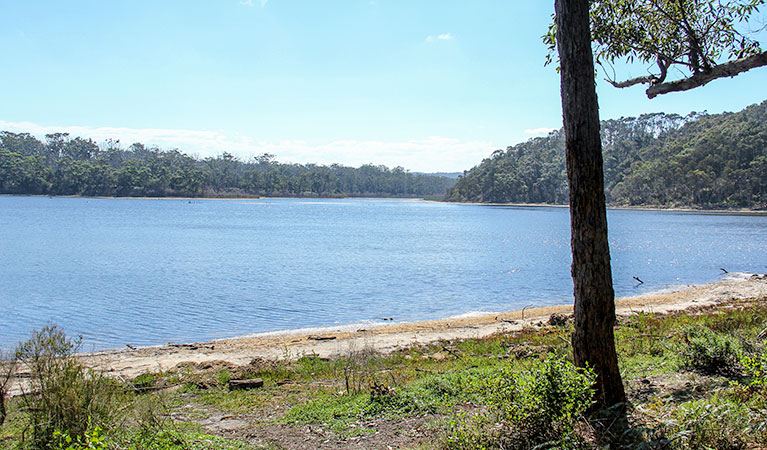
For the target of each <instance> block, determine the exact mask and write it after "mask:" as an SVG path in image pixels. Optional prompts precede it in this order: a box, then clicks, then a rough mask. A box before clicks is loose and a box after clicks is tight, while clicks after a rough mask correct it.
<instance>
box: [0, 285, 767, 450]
mask: <svg viewBox="0 0 767 450" xmlns="http://www.w3.org/2000/svg"><path fill="white" fill-rule="evenodd" d="M765 326H767V305H766V304H765V301H764V299H746V300H740V301H734V302H731V303H729V304H727V305H720V306H719V307H717V308H711V309H705V310H700V311H696V312H691V313H676V314H672V315H659V314H647V313H640V314H634V315H632V316H630V317H625V318H622V319H621V320H620V321H619V324H618V326H617V328H616V342H617V349H618V353H619V361H620V368H621V372H622V375H623V377H624V383H625V385H626V387H627V392H628V395H629V398H630V401H631V405H630V407H629V410H628V411H629V412H628V422H627V423H626V424H625V426H623V425H622V428H621V432H620V433H618V434H615V435H614V436H613V447H610V448H633V447H632V446H639V445H645V446H646V447H648V448H650V447H652V446H653V445H655V446H659V445H661V444H667V448H680V449H681V448H693V449H694V448H701V449H702V448H714V449H738V448H743V449H745V448H753V447H756V446H758V445H764V443H765V442H767V374H765V373H766V372H767V350H765V343H764V342H763V341H762V340H759V339H757V338H756V336H757V334H758V333H759V332H760V331H761V330H763V329H764V328H765ZM571 332H572V328H571V325H565V326H559V327H544V328H543V329H540V330H536V329H525V330H522V331H520V332H517V333H514V334H498V335H494V336H490V337H487V338H482V339H467V340H463V341H455V342H452V341H451V342H448V341H445V342H438V343H433V344H430V345H418V346H412V347H410V348H406V349H402V350H400V351H397V352H394V353H391V354H388V355H381V354H377V353H375V352H373V351H371V350H370V349H366V348H361V349H354V348H350V349H349V351H348V352H346V354H345V355H344V356H342V357H339V358H336V359H332V360H328V359H323V358H319V357H317V356H316V355H303V356H301V357H300V358H296V359H285V360H282V361H277V362H269V361H254V363H252V364H250V365H248V366H241V367H236V366H231V367H230V366H226V367H224V366H216V367H208V368H202V367H196V366H187V367H183V368H180V369H178V370H171V371H168V372H160V373H147V374H144V375H141V376H140V377H137V378H136V379H134V380H132V381H131V382H130V383H127V384H125V385H124V386H123V388H124V392H125V394H124V395H119V396H115V400H114V402H115V403H114V404H113V410H114V411H117V412H118V414H117V416H118V417H116V418H115V419H114V422H112V423H110V424H104V426H103V427H102V428H103V430H104V431H103V433H102V434H103V436H104V439H105V442H107V443H108V445H109V446H108V447H107V448H114V449H117V448H130V445H132V444H130V442H141V439H145V440H146V442H145V444H146V445H144V448H148V449H154V448H157V449H162V450H164V449H167V450H182V449H198V448H200V449H202V448H205V449H213V450H215V449H221V450H235V449H237V450H247V449H265V448H271V449H278V448H280V445H281V443H282V444H283V445H288V443H291V444H290V445H291V446H294V445H298V444H297V443H301V442H304V441H305V442H306V443H305V444H302V445H305V446H304V447H303V448H314V447H313V446H315V447H316V446H319V445H320V444H321V443H322V442H326V441H327V442H337V443H338V446H339V447H343V446H344V445H346V444H345V443H354V442H362V440H365V439H368V440H371V441H370V442H374V441H372V440H375V439H379V441H377V442H378V443H379V444H382V445H383V443H384V442H386V440H387V439H401V441H399V442H400V444H398V445H402V446H407V447H409V448H418V449H434V448H456V449H458V448H482V447H483V446H485V447H487V448H498V447H499V446H501V445H503V446H505V447H504V448H522V447H515V445H517V444H515V442H517V443H518V442H523V441H525V439H531V438H530V436H533V437H535V436H548V437H549V438H550V437H551V435H550V434H548V435H547V434H546V433H537V434H536V432H534V431H535V427H538V428H537V429H538V430H539V431H541V430H543V431H546V430H549V431H550V430H559V431H557V432H556V433H555V434H559V435H562V436H566V437H567V439H565V440H562V441H561V442H560V444H558V445H560V447H562V448H566V447H568V446H575V447H577V448H589V447H593V446H597V445H604V444H605V442H603V441H600V440H599V439H598V437H597V436H596V434H598V433H596V432H595V430H598V429H599V427H600V426H601V425H600V423H597V421H595V419H594V417H590V418H587V417H585V415H584V414H583V410H584V408H583V406H587V403H588V401H587V400H585V399H586V397H585V394H584V392H582V391H580V390H578V389H580V388H579V387H578V386H576V385H568V384H567V383H566V382H565V381H564V380H571V379H572V378H573V376H572V375H566V374H567V373H569V372H568V371H569V370H570V369H568V368H567V366H566V365H558V364H566V362H567V361H568V359H570V358H571V350H570V346H569V344H568V341H569V336H570V333H571ZM556 361H560V362H561V363H559V362H556ZM547 364H548V366H547ZM546 367H548V369H546ZM546 370H548V371H549V372H546ZM546 373H549V375H547V376H548V378H546V377H545V376H544V375H545V374H546ZM234 377H258V378H262V379H264V381H265V384H264V387H263V388H262V389H259V390H253V391H234V392H229V391H228V390H227V388H226V385H227V382H228V380H229V379H230V378H234ZM545 379H548V380H549V382H548V384H545V383H544V384H541V383H543V381H542V380H545ZM558 380H560V381H558ZM176 385H180V388H178V387H176V388H175V389H173V386H176ZM560 389H564V391H560ZM499 393H505V394H504V395H501V396H499ZM576 394H577V395H576ZM568 395H569V397H568ZM561 398H570V399H571V401H570V400H569V403H566V404H561V403H556V401H559V400H556V399H561ZM547 399H548V400H547ZM552 399H554V400H552ZM555 400H556V401H555ZM552 402H554V403H552ZM536 405H539V406H536ZM540 405H547V406H540ZM551 405H564V406H561V408H564V409H562V411H564V412H563V413H562V414H560V415H556V414H553V412H552V411H554V410H555V409H556V408H554V407H553V406H551ZM21 406H22V404H21V402H20V401H19V400H18V399H14V400H13V401H11V402H10V404H9V412H10V414H9V416H8V420H7V422H6V424H5V425H3V426H2V428H0V447H2V448H9V449H18V450H21V449H27V448H30V447H29V441H28V440H26V441H25V440H24V439H23V438H22V436H24V435H27V436H28V435H29V434H28V418H27V413H26V412H25V411H23V410H22V408H21ZM526 408H530V409H529V412H524V411H528V409H526ZM557 408H560V406H557ZM519 411H522V412H523V413H519ZM541 411H543V413H542V412H541ZM547 412H548V413H547ZM541 414H543V415H541ZM546 414H549V415H546ZM222 417H224V418H227V417H231V418H233V419H236V420H240V421H243V422H244V423H247V426H246V427H241V428H240V429H235V430H234V432H233V433H232V432H224V431H222V429H219V428H216V426H215V424H216V423H218V422H216V420H220V418H222ZM405 424H407V425H405ZM547 424H549V425H547ZM551 424H555V425H551ZM408 427H410V428H408ZM406 428H407V429H408V430H409V431H408V433H410V434H407V433H405V431H407V430H406ZM531 430H532V431H531ZM142 433H143V434H142ZM406 434H407V436H405V435H406ZM411 435H412V437H409V436H411ZM142 436H143V437H142ZM151 436H155V437H151ZM254 436H255V437H254ZM150 437H151V438H150ZM152 439H155V441H156V442H155V441H152ZM158 439H159V440H158ZM312 439H314V440H312ZM150 441H151V442H150ZM525 442H526V441H525ZM264 445H271V446H272V447H264ZM620 445H623V446H624V447H620ZM349 448H353V447H352V444H349Z"/></svg>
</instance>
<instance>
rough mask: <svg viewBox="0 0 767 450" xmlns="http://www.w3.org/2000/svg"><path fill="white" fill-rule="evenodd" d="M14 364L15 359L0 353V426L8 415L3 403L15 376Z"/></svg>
mask: <svg viewBox="0 0 767 450" xmlns="http://www.w3.org/2000/svg"><path fill="white" fill-rule="evenodd" d="M16 362H17V361H16V358H11V357H10V356H9V355H6V354H5V352H1V351H0V425H2V424H4V423H5V418H6V416H7V415H8V414H7V411H6V406H5V402H6V398H7V397H8V391H9V390H10V388H11V383H12V382H13V377H14V375H15V374H16Z"/></svg>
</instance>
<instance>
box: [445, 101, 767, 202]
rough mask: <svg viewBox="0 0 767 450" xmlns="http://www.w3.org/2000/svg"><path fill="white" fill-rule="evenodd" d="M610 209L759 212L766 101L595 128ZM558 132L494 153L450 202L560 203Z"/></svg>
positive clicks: (766, 198)
mask: <svg viewBox="0 0 767 450" xmlns="http://www.w3.org/2000/svg"><path fill="white" fill-rule="evenodd" d="M601 136H602V143H603V154H604V171H605V193H606V196H607V201H608V203H609V204H612V205H616V206H618V205H627V206H659V207H671V206H677V207H698V208H753V209H764V208H767V101H764V102H762V103H761V104H758V105H752V106H749V107H748V108H746V109H744V110H743V111H740V112H737V113H723V114H711V115H709V114H706V113H691V114H689V115H687V116H679V115H675V114H663V113H656V114H645V115H642V116H640V117H628V118H620V119H612V120H605V121H602V123H601ZM564 146H565V144H564V133H563V131H562V130H559V131H555V132H553V133H551V134H549V135H548V136H546V137H540V138H534V139H530V140H528V141H526V142H523V143H521V144H518V145H515V146H512V147H508V148H507V149H506V150H496V151H495V152H493V154H492V155H491V156H490V157H489V158H486V159H485V160H483V161H482V163H481V164H479V165H477V166H476V167H474V168H472V169H471V170H468V171H466V172H464V175H463V176H462V177H461V178H460V179H459V181H458V183H457V184H456V185H455V186H454V187H453V188H452V189H450V191H448V194H447V199H448V200H452V201H469V202H494V203H505V202H513V203H551V204H565V203H567V201H568V188H567V181H566V178H565V161H564V154H565V148H564Z"/></svg>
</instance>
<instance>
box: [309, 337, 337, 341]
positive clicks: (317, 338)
mask: <svg viewBox="0 0 767 450" xmlns="http://www.w3.org/2000/svg"><path fill="white" fill-rule="evenodd" d="M335 338H336V336H309V337H307V339H310V340H312V341H332V340H333V339H335Z"/></svg>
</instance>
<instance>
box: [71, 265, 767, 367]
mask: <svg viewBox="0 0 767 450" xmlns="http://www.w3.org/2000/svg"><path fill="white" fill-rule="evenodd" d="M741 278H742V279H733V280H728V281H720V282H716V283H710V284H704V285H698V286H683V287H679V288H674V289H671V290H665V291H663V292H660V293H655V294H650V295H643V296H638V297H628V298H621V299H617V300H616V313H617V314H618V315H619V316H627V315H630V314H633V313H636V312H654V313H670V312H674V311H682V310H688V309H691V308H695V307H705V306H714V305H716V304H718V303H722V302H727V301H730V300H734V299H741V298H754V297H765V301H767V277H766V276H764V275H761V276H759V275H755V276H743V277H741ZM572 309H573V308H572V305H559V306H545V307H538V308H526V309H524V310H518V311H509V312H503V313H483V314H477V315H471V316H462V317H453V318H446V319H438V320H426V321H419V322H406V323H387V324H382V325H375V326H367V325H365V326H361V327H349V326H344V327H337V328H324V329H314V330H293V331H286V332H279V333H270V334H259V335H252V336H242V337H235V338H231V339H221V340H215V341H209V342H201V343H193V344H168V345H162V346H153V347H138V348H128V347H126V348H123V349H118V350H109V351H102V352H96V353H91V354H87V355H83V358H84V360H85V361H86V363H87V364H88V365H90V366H93V367H96V368H99V369H101V370H104V371H106V372H107V373H109V374H111V375H114V376H118V377H125V378H132V377H135V376H138V375H140V374H142V373H145V372H156V371H164V370H168V369H171V368H173V367H175V366H176V365H178V364H179V363H185V362H195V363H204V362H211V361H226V362H229V363H232V364H237V365H244V364H248V363H249V362H250V361H251V360H253V359H254V358H263V359H272V360H279V359H291V358H299V357H301V356H306V355H317V356H319V357H323V358H333V357H335V356H338V355H343V354H348V353H349V352H351V351H355V350H357V351H358V350H362V349H366V350H367V349H371V350H375V351H378V352H382V353H389V352H392V351H395V350H397V349H401V348H406V347H408V346H412V345H423V344H429V343H433V342H437V341H442V340H456V339H469V338H479V337H485V336H489V335H492V334H494V333H502V332H511V331H515V330H521V329H523V328H524V327H537V328H540V327H545V326H547V322H548V319H549V317H550V316H551V315H552V314H554V313H560V314H571V313H572Z"/></svg>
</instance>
